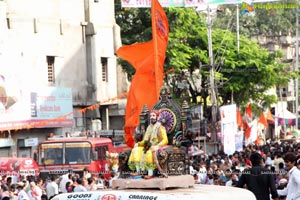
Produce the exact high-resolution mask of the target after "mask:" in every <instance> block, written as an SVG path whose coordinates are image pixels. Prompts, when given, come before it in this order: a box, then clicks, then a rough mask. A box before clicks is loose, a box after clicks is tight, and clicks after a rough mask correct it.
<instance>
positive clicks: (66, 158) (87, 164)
mask: <svg viewBox="0 0 300 200" xmlns="http://www.w3.org/2000/svg"><path fill="white" fill-rule="evenodd" d="M127 149H130V148H129V147H128V146H127V145H124V144H121V145H118V146H115V145H113V142H112V140H111V139H110V138H105V137H66V138H50V139H48V140H46V141H43V142H41V143H39V146H38V166H39V173H40V177H42V178H46V177H49V176H51V175H63V174H66V173H68V172H70V170H71V171H72V172H74V173H78V174H80V175H82V174H83V170H84V169H87V170H88V171H89V172H90V173H91V174H93V173H96V174H99V173H102V174H104V176H105V177H109V173H110V172H109V171H108V169H107V162H106V151H109V152H116V153H119V152H122V151H124V150H127Z"/></svg>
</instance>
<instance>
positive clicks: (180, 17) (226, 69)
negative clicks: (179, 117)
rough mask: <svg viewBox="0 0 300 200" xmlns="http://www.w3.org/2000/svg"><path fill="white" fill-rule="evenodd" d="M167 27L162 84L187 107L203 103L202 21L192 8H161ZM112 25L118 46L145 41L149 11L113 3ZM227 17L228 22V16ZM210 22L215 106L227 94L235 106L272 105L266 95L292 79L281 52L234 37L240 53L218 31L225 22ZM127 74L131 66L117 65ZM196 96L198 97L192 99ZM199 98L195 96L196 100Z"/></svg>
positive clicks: (204, 31) (205, 63) (204, 43)
mask: <svg viewBox="0 0 300 200" xmlns="http://www.w3.org/2000/svg"><path fill="white" fill-rule="evenodd" d="M165 11H166V14H167V17H168V20H169V27H170V34H169V43H168V49H167V54H166V55H167V56H166V60H165V66H164V68H165V71H170V69H172V70H173V73H169V74H167V75H166V76H165V82H166V84H168V85H169V86H170V87H171V88H172V89H173V92H174V96H175V97H177V98H186V95H187V94H188V95H189V98H190V100H191V101H192V102H193V103H197V101H198V100H199V99H200V100H201V101H202V102H203V103H204V105H206V104H208V102H207V101H208V100H207V99H208V98H207V97H208V96H209V89H210V85H209V68H210V66H209V59H208V39H207V38H208V37H207V23H206V17H205V16H203V15H200V16H199V15H198V14H197V12H196V11H195V9H194V8H165ZM115 13H116V22H117V24H118V25H119V26H120V27H121V36H122V43H123V45H127V44H133V43H135V42H144V41H149V40H151V38H152V36H151V16H150V9H149V8H130V9H129V8H121V7H120V5H116V12H115ZM227 19H230V17H228V18H227ZM221 21H222V20H220V21H218V20H217V21H216V25H218V23H219V24H222V25H223V26H219V27H218V26H216V25H214V28H213V34H212V38H213V54H214V66H215V69H216V73H215V82H216V86H217V88H216V89H217V91H218V95H219V97H220V98H218V99H219V101H220V102H219V103H220V104H221V103H222V102H227V100H230V99H231V97H232V96H233V98H234V101H235V102H236V103H237V104H239V105H245V104H247V103H248V102H249V100H254V101H257V102H260V103H261V104H264V105H266V106H268V105H270V104H271V103H273V102H275V101H276V97H275V96H270V95H268V94H266V91H267V90H268V89H270V88H272V87H274V86H276V85H279V84H287V82H288V80H289V79H290V78H291V77H292V76H295V74H293V73H290V69H288V68H287V67H286V65H285V64H284V63H282V62H281V61H280V58H281V57H282V53H281V52H274V53H273V54H270V53H268V51H267V50H266V49H264V48H261V47H260V46H259V45H258V44H257V43H256V42H255V41H251V40H250V39H248V37H246V36H243V35H241V36H240V49H239V51H238V49H237V45H236V34H235V33H234V32H232V31H231V30H230V29H228V25H227V28H224V25H226V24H229V23H228V22H229V21H227V22H226V23H225V21H224V22H221ZM120 63H121V65H122V67H123V69H124V70H126V72H127V73H128V74H129V76H131V75H133V74H134V70H133V68H132V67H131V66H130V65H129V64H128V63H127V62H125V61H120ZM197 97H198V98H197ZM199 97H200V98H199Z"/></svg>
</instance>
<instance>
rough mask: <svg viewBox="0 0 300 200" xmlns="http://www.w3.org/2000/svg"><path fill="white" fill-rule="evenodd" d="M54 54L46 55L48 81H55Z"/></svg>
mask: <svg viewBox="0 0 300 200" xmlns="http://www.w3.org/2000/svg"><path fill="white" fill-rule="evenodd" d="M54 62H55V57H54V56H47V64H48V71H47V72H48V83H54V82H55V73H54Z"/></svg>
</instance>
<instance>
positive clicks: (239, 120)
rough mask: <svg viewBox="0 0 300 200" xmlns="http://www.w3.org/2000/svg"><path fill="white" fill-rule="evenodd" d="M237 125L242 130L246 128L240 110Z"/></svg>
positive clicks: (237, 111)
mask: <svg viewBox="0 0 300 200" xmlns="http://www.w3.org/2000/svg"><path fill="white" fill-rule="evenodd" d="M236 123H237V125H238V126H239V127H241V128H243V127H244V125H243V119H242V115H241V111H240V109H239V108H238V109H237V110H236Z"/></svg>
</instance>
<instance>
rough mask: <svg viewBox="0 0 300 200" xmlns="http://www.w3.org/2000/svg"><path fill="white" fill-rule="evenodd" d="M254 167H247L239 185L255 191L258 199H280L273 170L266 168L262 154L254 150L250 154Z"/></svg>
mask: <svg viewBox="0 0 300 200" xmlns="http://www.w3.org/2000/svg"><path fill="white" fill-rule="evenodd" d="M250 161H251V163H252V168H249V169H245V170H244V171H243V173H242V175H241V177H240V179H239V181H238V183H237V187H240V188H244V187H245V188H247V189H248V190H250V191H251V192H253V193H254V195H255V197H256V199H257V200H270V193H271V196H272V199H274V200H278V199H279V197H278V193H277V190H276V186H275V180H274V175H273V174H272V173H271V170H268V169H267V168H264V167H263V166H264V161H263V158H262V156H261V155H260V154H259V153H257V152H254V153H252V154H251V156H250Z"/></svg>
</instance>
